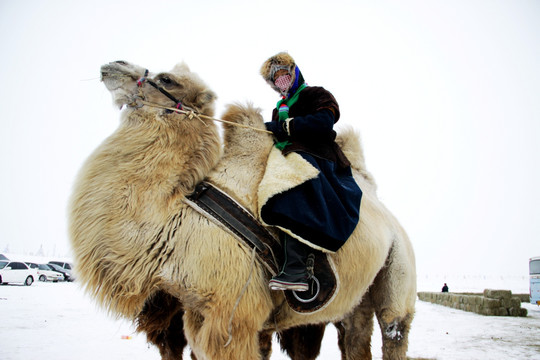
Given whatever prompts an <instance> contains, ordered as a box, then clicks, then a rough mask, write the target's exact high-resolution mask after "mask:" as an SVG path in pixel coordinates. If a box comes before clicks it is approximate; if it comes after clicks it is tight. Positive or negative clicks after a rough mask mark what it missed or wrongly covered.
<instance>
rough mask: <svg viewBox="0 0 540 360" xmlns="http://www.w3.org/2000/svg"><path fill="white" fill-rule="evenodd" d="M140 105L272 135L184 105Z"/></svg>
mask: <svg viewBox="0 0 540 360" xmlns="http://www.w3.org/2000/svg"><path fill="white" fill-rule="evenodd" d="M140 103H141V104H143V105H146V106H150V107H156V108H160V109H165V110H170V111H174V112H177V113H180V114H184V115H187V116H188V117H189V118H190V119H192V118H193V117H197V118H204V119H208V120H214V121H219V122H222V123H225V124H229V125H234V126H238V127H243V128H248V129H251V130H255V131H259V132H263V133H266V134H270V135H271V134H272V132H271V131H268V130H264V129H259V128H256V127H253V126H250V125H245V124H239V123H235V122H232V121H227V120H223V119H217V118H213V117H211V116H207V115H203V114H199V113H197V112H196V111H195V110H193V109H189V110H184V109H188V107H186V106H185V105H184V106H182V108H183V109H182V110H181V109H177V108H173V107H169V106H164V105H160V104H156V103H152V102H149V101H145V100H140Z"/></svg>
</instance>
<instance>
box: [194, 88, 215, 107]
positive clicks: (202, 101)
mask: <svg viewBox="0 0 540 360" xmlns="http://www.w3.org/2000/svg"><path fill="white" fill-rule="evenodd" d="M216 99H217V95H216V93H214V92H213V91H212V90H204V91H202V92H201V93H200V94H199V95H197V99H196V100H195V103H196V104H195V105H196V106H197V107H198V108H202V107H204V106H206V105H208V104H209V103H212V102H214V101H215V100H216Z"/></svg>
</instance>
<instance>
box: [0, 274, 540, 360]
mask: <svg viewBox="0 0 540 360" xmlns="http://www.w3.org/2000/svg"><path fill="white" fill-rule="evenodd" d="M525 279H526V278H525ZM522 280H523V279H522V278H521V277H516V278H515V279H510V281H509V279H506V283H505V278H504V277H500V278H495V279H490V278H482V277H476V276H470V277H467V276H457V277H451V276H444V277H439V276H429V277H423V278H422V277H419V290H426V291H439V288H440V286H442V283H441V281H444V282H447V283H448V284H449V286H450V288H451V291H479V287H478V286H480V287H481V288H483V285H485V284H488V283H489V281H493V283H494V284H496V283H497V282H501V284H500V285H503V286H498V287H496V288H503V289H510V290H512V291H513V292H514V293H517V292H522V293H524V292H528V288H527V283H526V282H525V283H523V281H522ZM458 281H459V283H458ZM482 281H484V283H482ZM430 283H433V285H430ZM460 283H461V284H462V285H461V287H462V288H461V289H458V288H459V287H460V285H459V284H460ZM471 283H477V287H476V288H474V286H472V285H468V284H471ZM504 285H506V286H504ZM430 287H432V288H430ZM491 287H492V288H494V286H491ZM416 305H417V308H416V316H415V319H414V322H413V324H412V331H411V334H410V338H409V351H408V355H409V356H410V357H411V358H425V359H437V360H453V359H460V360H461V359H467V360H470V359H481V360H483V359H494V360H495V359H497V360H498V359H540V308H539V307H538V306H536V305H531V304H526V303H523V304H522V306H523V307H526V308H527V309H528V311H529V315H528V316H527V317H525V318H513V317H487V316H481V315H476V314H473V313H467V312H464V311H460V310H455V309H450V308H446V307H443V306H439V305H434V304H430V303H426V302H422V301H417V304H416ZM372 348H373V356H374V359H380V358H381V350H380V348H381V340H380V333H379V332H378V330H376V331H375V332H374V335H373V344H372ZM185 354H186V355H185V356H184V358H185V359H188V358H189V356H187V354H188V352H187V350H186V353H185ZM340 356H341V355H340V352H339V349H338V347H337V337H336V331H335V329H334V327H333V326H331V325H330V326H328V328H327V331H326V335H325V338H324V343H323V347H322V350H321V355H320V356H319V359H324V360H326V359H339V358H340ZM33 358H44V359H55V360H68V359H69V360H72V359H77V360H95V359H115V360H118V359H129V360H138V359H141V360H142V359H145V360H152V359H156V360H158V359H160V357H159V352H158V351H157V349H156V348H155V347H153V346H149V345H148V344H147V343H146V339H145V337H144V336H143V335H141V334H136V333H134V330H133V327H132V326H131V325H130V324H129V323H127V322H125V321H122V320H115V319H113V318H111V317H110V316H108V315H107V314H106V313H104V312H103V311H101V310H100V309H98V308H97V307H96V306H95V305H94V303H93V302H92V301H91V300H90V299H89V298H88V297H87V296H86V295H85V294H84V293H83V292H82V290H81V289H80V287H79V285H78V284H77V283H76V282H75V283H56V284H53V283H34V284H33V285H32V286H30V287H27V286H17V285H3V286H0V359H3V360H21V359H33ZM285 359H288V357H286V356H285V355H284V354H282V353H281V352H280V350H279V345H278V344H277V343H275V344H274V352H273V354H272V360H285Z"/></svg>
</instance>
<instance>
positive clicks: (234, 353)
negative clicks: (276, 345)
mask: <svg viewBox="0 0 540 360" xmlns="http://www.w3.org/2000/svg"><path fill="white" fill-rule="evenodd" d="M220 313H221V314H220ZM223 315H225V316H223ZM227 315H230V312H226V311H222V310H221V311H217V312H214V311H204V313H200V312H198V311H193V310H186V312H185V315H184V325H185V326H184V331H185V335H186V338H187V339H188V342H189V345H190V346H191V348H192V351H193V353H194V354H195V356H196V357H197V359H198V360H236V359H246V360H261V359H263V356H262V354H261V350H260V347H259V333H260V330H261V328H262V324H263V323H264V319H257V318H258V317H259V316H257V314H252V315H253V316H248V317H240V316H236V314H235V316H234V317H233V320H232V326H231V328H230V337H229V326H228V325H229V316H227ZM256 319H257V320H259V324H257V320H256Z"/></svg>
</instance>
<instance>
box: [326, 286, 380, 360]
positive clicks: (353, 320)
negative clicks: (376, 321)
mask: <svg viewBox="0 0 540 360" xmlns="http://www.w3.org/2000/svg"><path fill="white" fill-rule="evenodd" d="M373 313H374V309H373V305H372V303H371V298H370V297H369V294H366V295H365V296H364V299H363V300H362V303H361V304H360V305H358V306H357V307H356V308H355V309H354V311H353V312H352V314H350V315H349V316H347V317H346V318H344V319H343V320H342V321H340V322H338V323H335V324H334V325H335V326H336V328H337V331H338V345H339V349H340V350H341V359H342V360H371V334H372V333H373Z"/></svg>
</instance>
